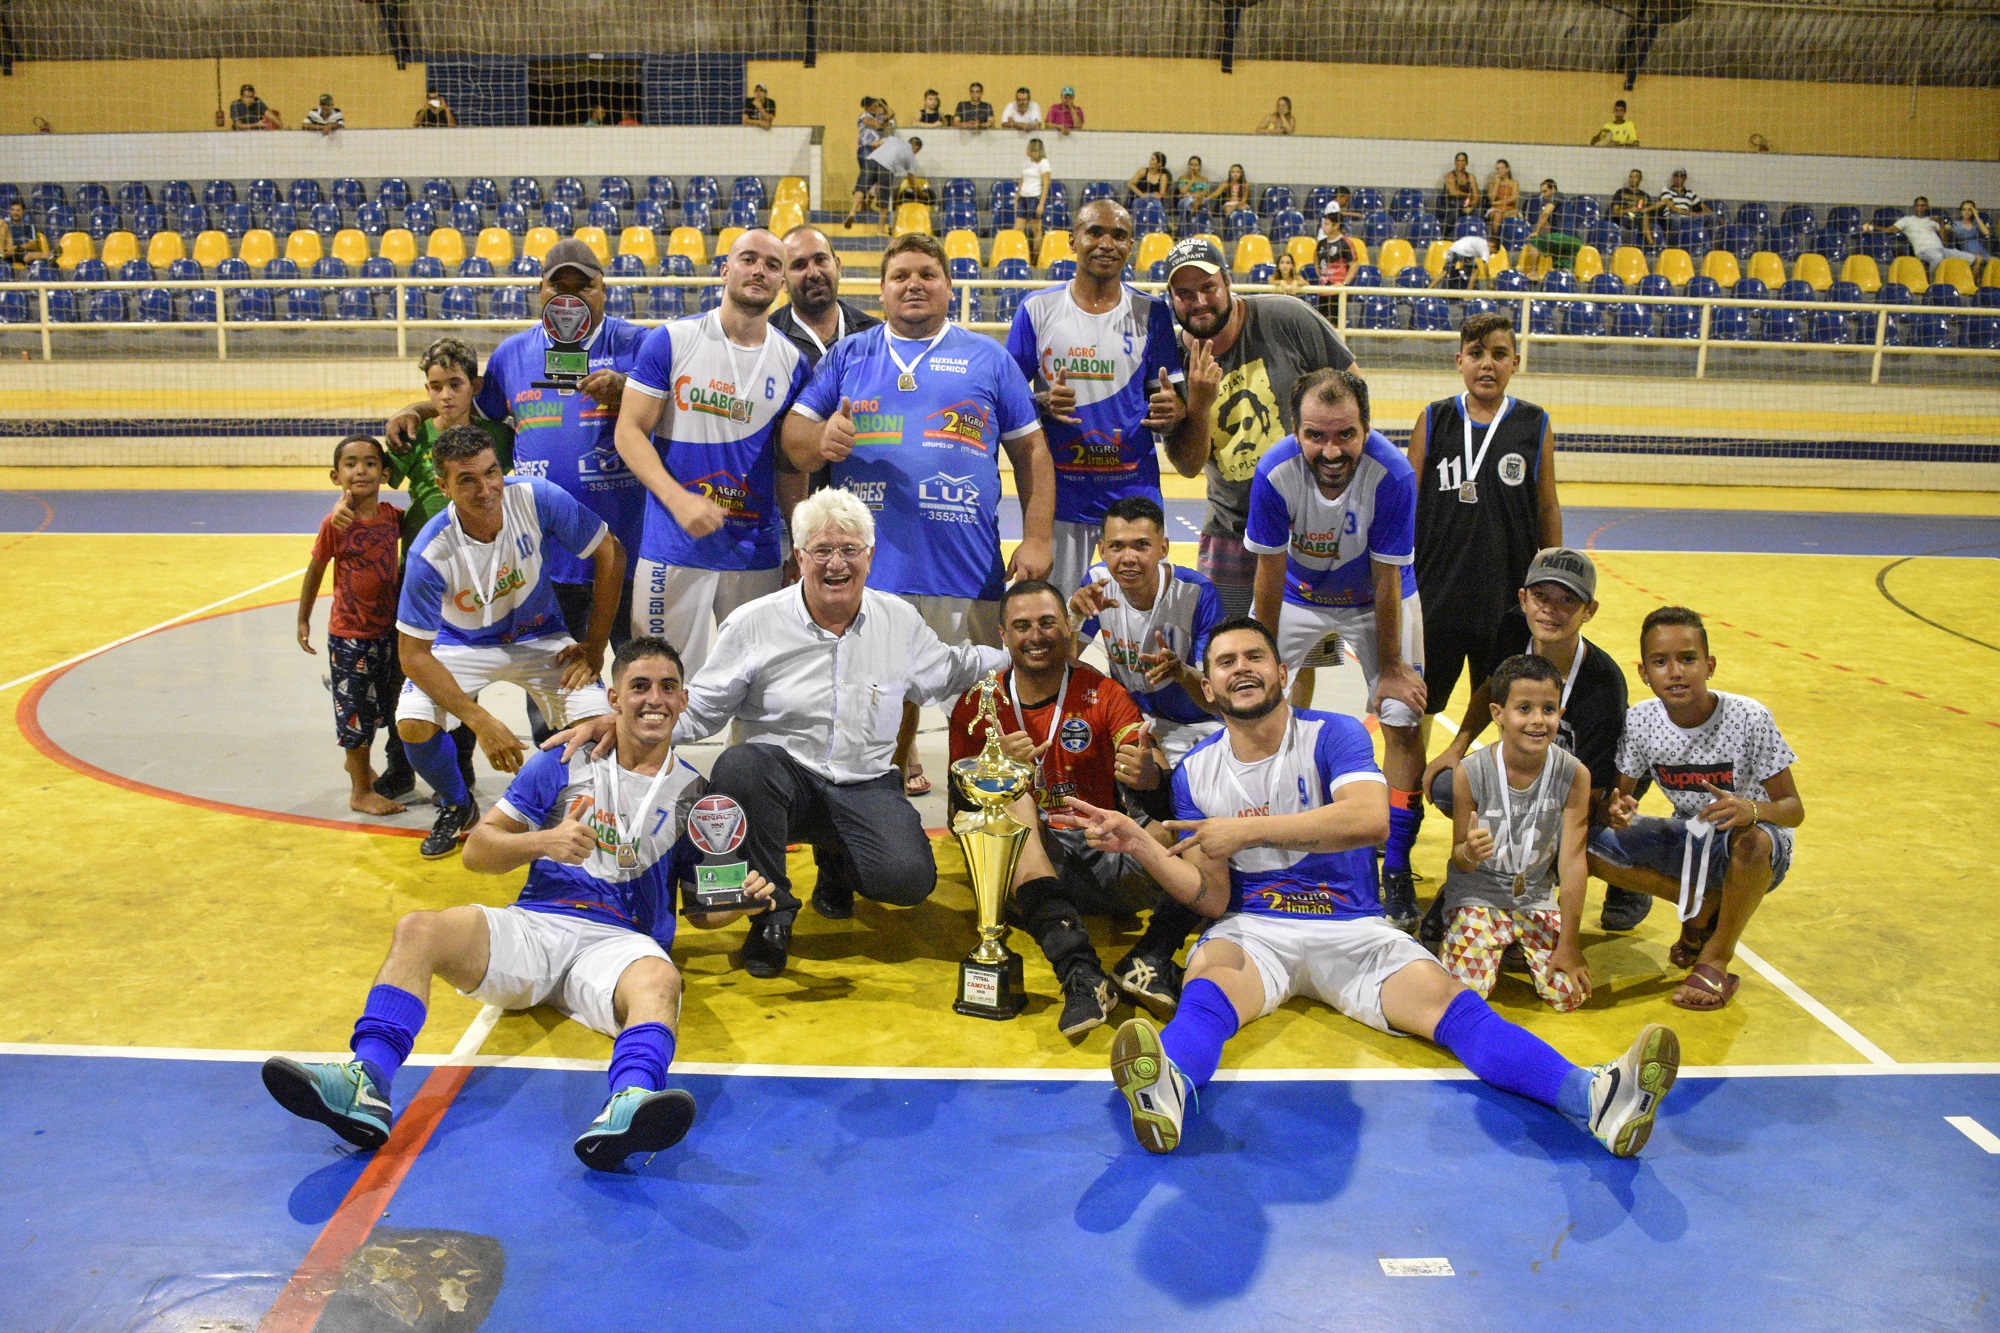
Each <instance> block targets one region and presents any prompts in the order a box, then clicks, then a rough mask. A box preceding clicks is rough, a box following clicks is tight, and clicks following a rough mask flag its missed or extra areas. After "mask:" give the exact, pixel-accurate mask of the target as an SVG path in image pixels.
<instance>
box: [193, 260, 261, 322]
mask: <svg viewBox="0 0 2000 1333" xmlns="http://www.w3.org/2000/svg"><path fill="white" fill-rule="evenodd" d="M215 276H216V277H218V278H223V279H227V280H231V281H234V280H238V279H242V278H247V277H249V276H250V266H249V265H248V264H246V263H244V262H243V261H242V260H240V259H225V260H223V261H222V262H221V263H220V264H217V265H216V266H215ZM231 295H232V296H233V297H234V299H235V301H236V318H238V319H251V320H267V319H270V318H271V317H272V315H273V314H275V313H276V311H277V298H276V297H275V296H273V295H272V293H271V290H270V289H269V288H268V287H251V288H246V289H244V290H243V291H239V292H234V293H232V294H231ZM189 314H190V316H192V314H193V311H192V310H190V311H189Z"/></svg>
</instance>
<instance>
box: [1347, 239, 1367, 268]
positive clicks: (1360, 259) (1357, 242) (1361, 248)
mask: <svg viewBox="0 0 2000 1333" xmlns="http://www.w3.org/2000/svg"><path fill="white" fill-rule="evenodd" d="M1347 243H1348V244H1349V245H1351V246H1353V247H1354V262H1355V263H1357V264H1365V263H1367V262H1368V242H1366V241H1364V240H1362V239H1361V238H1360V237H1359V236H1350V237H1348V238H1347Z"/></svg>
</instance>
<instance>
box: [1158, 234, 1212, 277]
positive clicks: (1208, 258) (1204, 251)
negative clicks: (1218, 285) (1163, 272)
mask: <svg viewBox="0 0 2000 1333" xmlns="http://www.w3.org/2000/svg"><path fill="white" fill-rule="evenodd" d="M1184 268H1198V269H1200V270H1201V271H1202V272H1203V273H1220V272H1222V271H1223V259H1222V251H1221V250H1219V249H1217V248H1216V244H1215V242H1214V241H1208V240H1203V239H1202V238H1201V237H1199V236H1190V237H1188V238H1187V239H1186V240H1184V241H1182V242H1180V243H1179V244H1177V245H1175V246H1174V248H1173V249H1172V250H1170V251H1168V252H1167V276H1168V277H1169V278H1171V277H1173V276H1174V274H1176V273H1178V272H1180V271H1181V270H1182V269H1184Z"/></svg>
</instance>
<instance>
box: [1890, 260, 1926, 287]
mask: <svg viewBox="0 0 2000 1333" xmlns="http://www.w3.org/2000/svg"><path fill="white" fill-rule="evenodd" d="M1889 281H1890V282H1900V283H1902V284H1903V285H1904V286H1905V287H1908V288H1909V289H1910V294H1911V295H1912V296H1922V295H1923V294H1924V293H1925V292H1927V291H1929V290H1930V289H1931V275H1930V274H1929V273H1927V272H1925V271H1924V261H1923V260H1921V259H1919V258H1917V257H1916V256H1915V255H1898V256H1897V257H1896V260H1895V262H1894V263H1892V264H1890V265H1889Z"/></svg>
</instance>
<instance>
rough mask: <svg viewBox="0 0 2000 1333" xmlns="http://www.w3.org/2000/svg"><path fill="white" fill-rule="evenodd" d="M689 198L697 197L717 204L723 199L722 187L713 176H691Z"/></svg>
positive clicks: (688, 186)
mask: <svg viewBox="0 0 2000 1333" xmlns="http://www.w3.org/2000/svg"><path fill="white" fill-rule="evenodd" d="M687 194H688V197H690V198H692V197H696V196H699V197H700V198H703V199H706V200H708V201H709V202H710V203H715V202H717V201H718V200H720V199H721V198H722V186H721V185H720V184H718V183H717V182H716V179H715V177H713V176H690V177H688V180H687Z"/></svg>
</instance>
